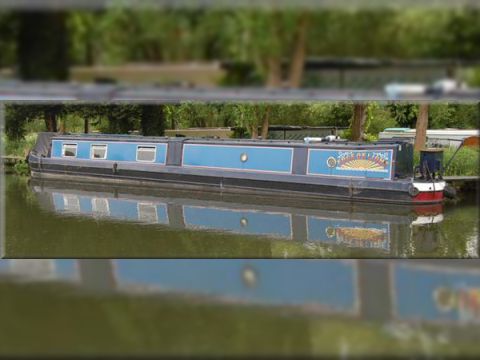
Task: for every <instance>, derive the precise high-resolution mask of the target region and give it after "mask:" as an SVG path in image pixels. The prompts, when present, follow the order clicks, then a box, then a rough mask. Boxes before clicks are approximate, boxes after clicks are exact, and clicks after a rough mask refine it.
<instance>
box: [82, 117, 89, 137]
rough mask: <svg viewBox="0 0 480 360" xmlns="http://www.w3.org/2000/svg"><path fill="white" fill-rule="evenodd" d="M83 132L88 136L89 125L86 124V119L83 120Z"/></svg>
mask: <svg viewBox="0 0 480 360" xmlns="http://www.w3.org/2000/svg"><path fill="white" fill-rule="evenodd" d="M83 132H84V133H85V134H88V133H89V132H90V123H89V122H88V119H84V120H83Z"/></svg>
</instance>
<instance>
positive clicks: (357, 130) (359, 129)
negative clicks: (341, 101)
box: [352, 103, 367, 141]
mask: <svg viewBox="0 0 480 360" xmlns="http://www.w3.org/2000/svg"><path fill="white" fill-rule="evenodd" d="M366 109H367V107H366V104H364V103H355V104H354V106H353V120H352V140H353V141H362V140H363V135H364V132H365V121H366V119H367V114H366Z"/></svg>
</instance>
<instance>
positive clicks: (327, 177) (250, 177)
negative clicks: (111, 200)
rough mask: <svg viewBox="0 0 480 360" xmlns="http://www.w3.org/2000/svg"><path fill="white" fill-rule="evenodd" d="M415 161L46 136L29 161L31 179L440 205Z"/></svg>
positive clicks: (347, 150)
mask: <svg viewBox="0 0 480 360" xmlns="http://www.w3.org/2000/svg"><path fill="white" fill-rule="evenodd" d="M410 158H411V145H410V144H408V143H406V142H403V141H399V142H397V141H390V142H386V141H385V142H380V143H376V144H370V145H366V144H359V143H335V142H332V143H318V144H307V143H304V142H298V141H252V140H208V139H205V140H200V139H186V138H153V137H139V136H113V135H112V136H107V135H57V134H51V133H44V134H41V136H40V137H39V140H38V142H37V146H36V147H35V148H34V149H33V151H32V152H31V153H30V155H29V164H30V168H31V171H32V176H34V177H42V176H43V177H55V178H64V179H66V178H68V177H70V178H71V177H73V178H75V179H82V178H85V179H96V180H102V181H121V182H130V183H132V182H133V183H137V184H138V182H142V186H143V185H145V186H146V185H152V184H155V183H159V182H161V183H169V184H173V185H176V186H180V187H201V188H202V189H205V188H209V189H212V188H214V189H220V190H221V191H224V192H228V191H234V192H238V191H247V192H269V193H271V192H276V193H281V194H282V195H284V196H294V197H297V196H307V197H308V198H312V197H316V198H335V199H342V200H349V201H350V200H354V201H374V202H389V203H398V204H412V203H413V204H433V203H440V202H441V201H442V200H443V189H444V186H445V183H444V182H442V181H436V182H431V181H430V182H425V181H418V180H414V179H413V174H412V173H411V171H412V169H413V166H412V164H411V161H412V159H410Z"/></svg>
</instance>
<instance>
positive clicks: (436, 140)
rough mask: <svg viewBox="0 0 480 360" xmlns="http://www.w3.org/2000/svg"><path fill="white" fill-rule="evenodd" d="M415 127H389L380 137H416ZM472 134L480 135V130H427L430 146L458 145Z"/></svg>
mask: <svg viewBox="0 0 480 360" xmlns="http://www.w3.org/2000/svg"><path fill="white" fill-rule="evenodd" d="M415 133H416V131H415V129H409V128H389V129H385V130H384V131H382V132H381V133H380V134H379V138H380V139H391V138H394V137H395V138H408V139H412V141H413V140H414V139H415ZM470 136H480V130H478V129H475V130H458V129H441V130H427V143H428V145H429V146H433V147H437V146H441V147H458V146H460V144H461V141H462V140H463V139H465V138H468V137H470Z"/></svg>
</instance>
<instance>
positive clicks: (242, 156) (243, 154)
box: [240, 153, 248, 162]
mask: <svg viewBox="0 0 480 360" xmlns="http://www.w3.org/2000/svg"><path fill="white" fill-rule="evenodd" d="M247 160H248V155H247V153H242V155H240V161H241V162H246V161H247Z"/></svg>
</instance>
